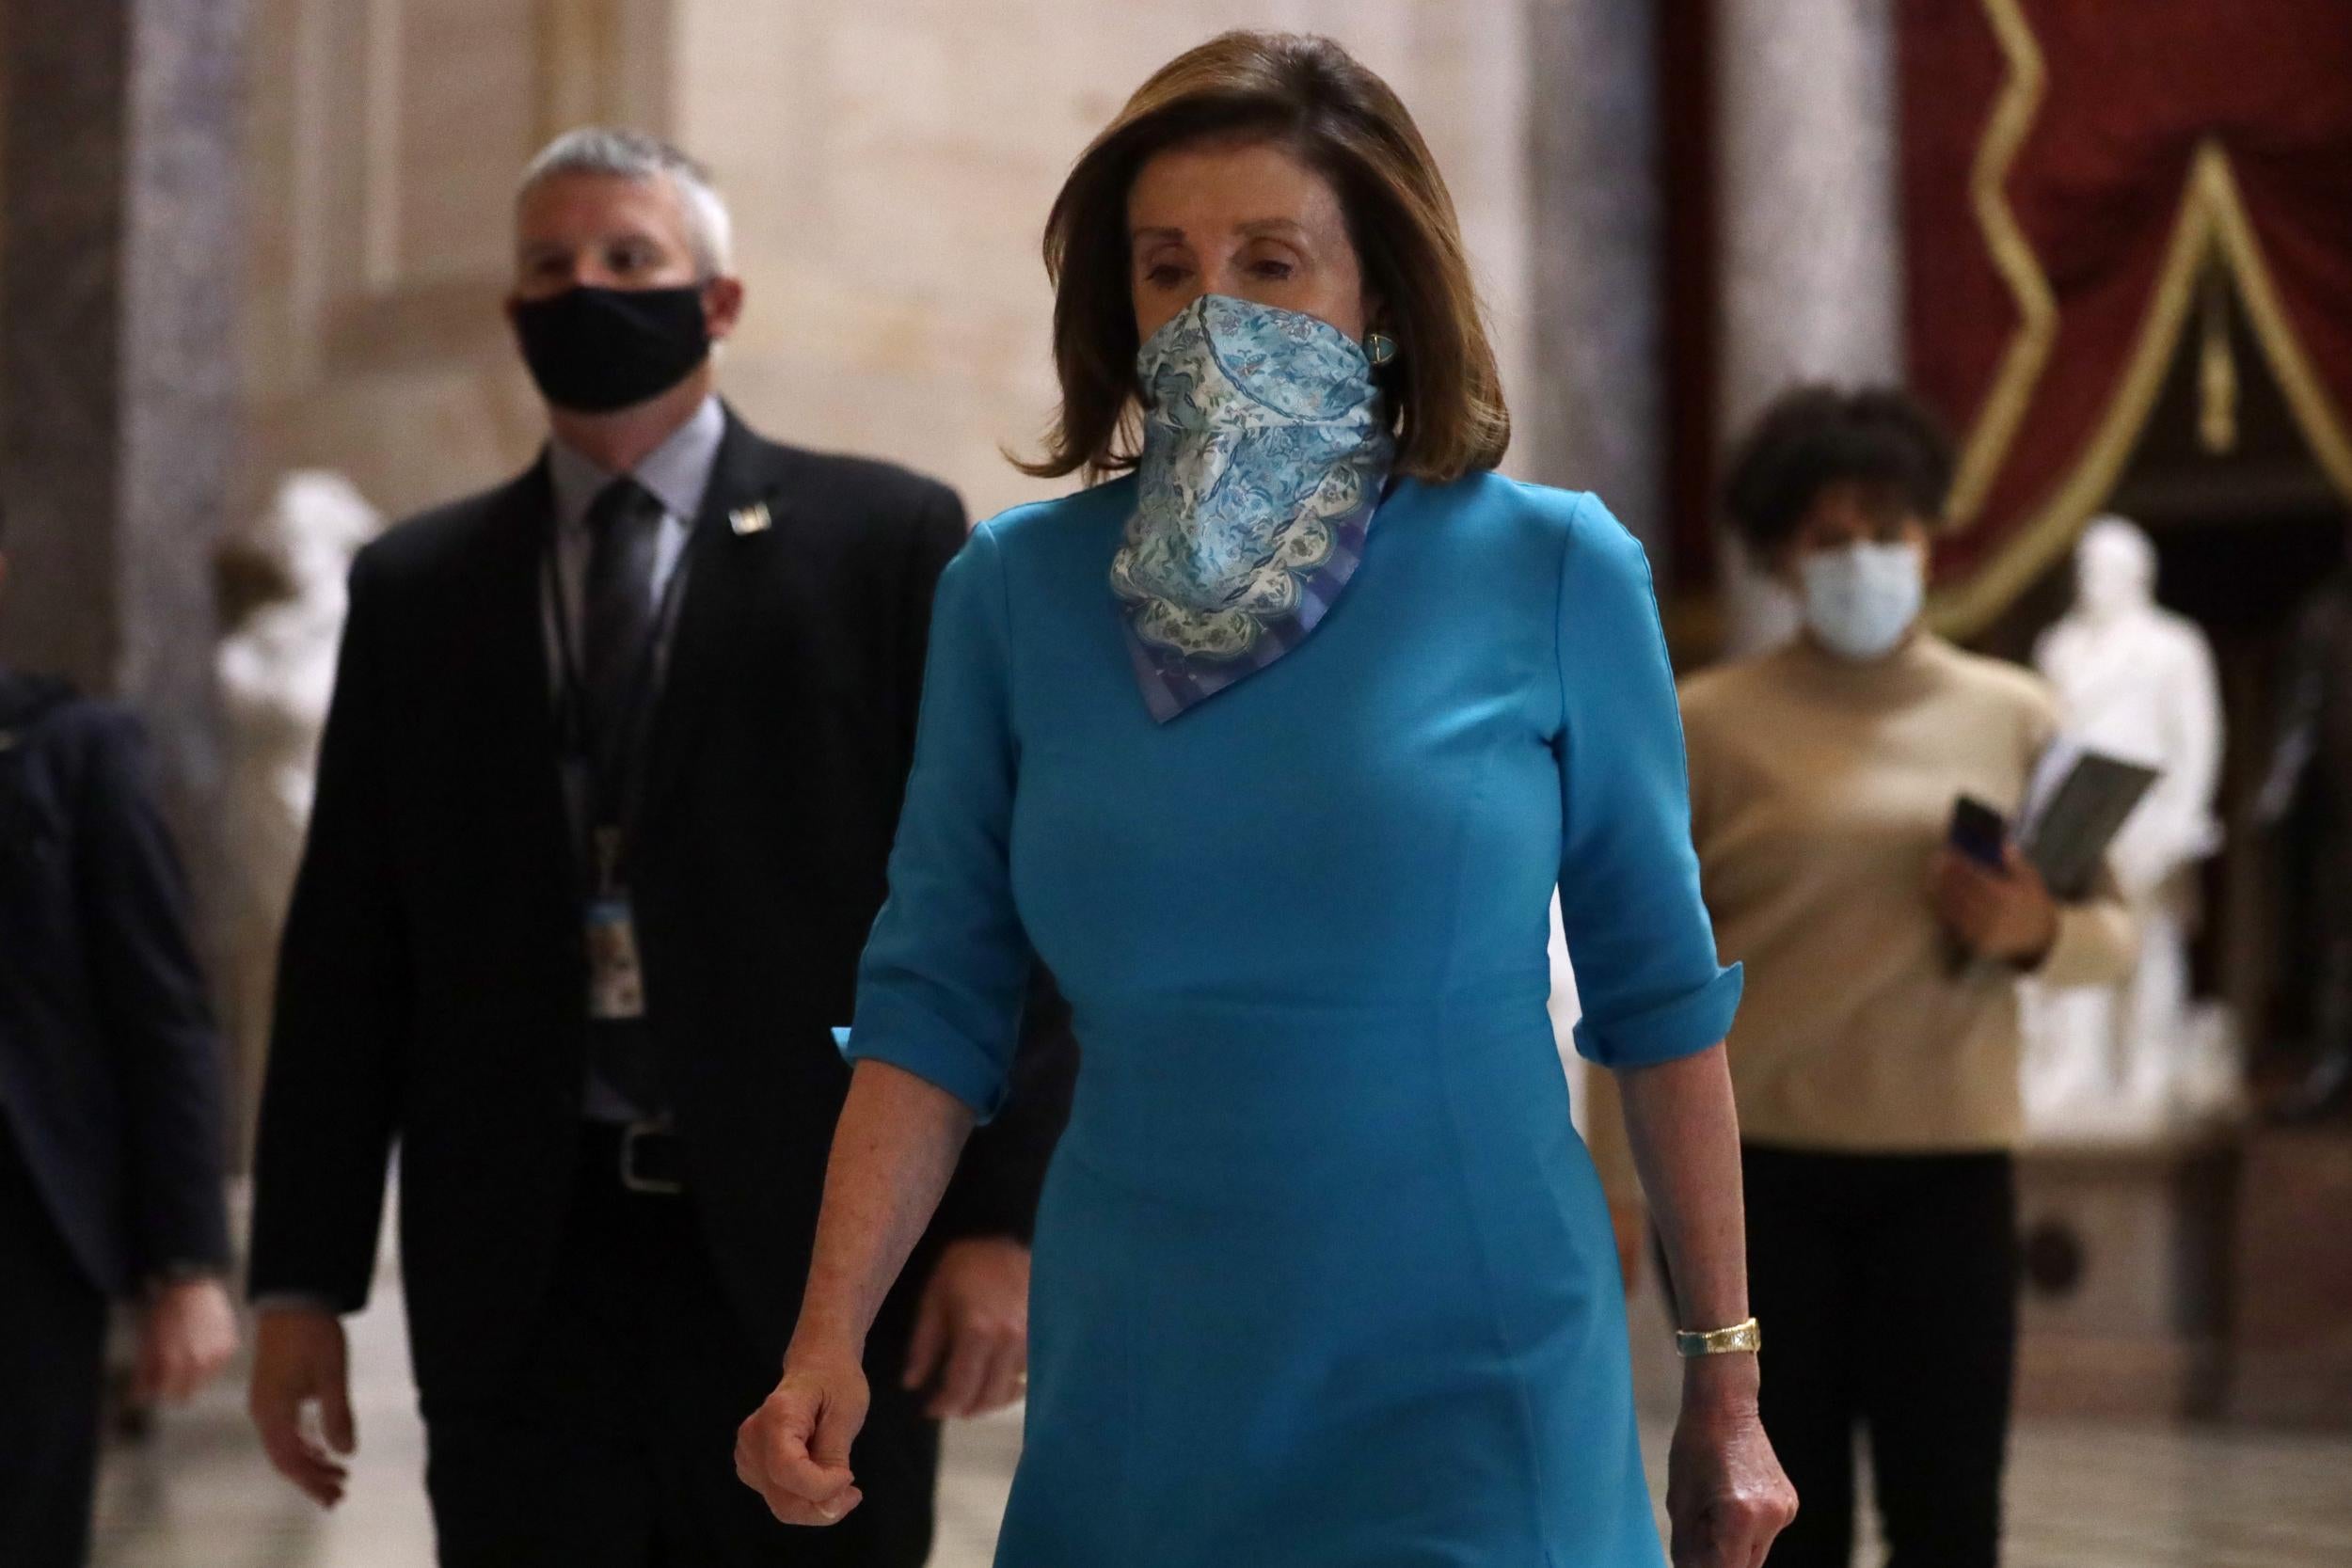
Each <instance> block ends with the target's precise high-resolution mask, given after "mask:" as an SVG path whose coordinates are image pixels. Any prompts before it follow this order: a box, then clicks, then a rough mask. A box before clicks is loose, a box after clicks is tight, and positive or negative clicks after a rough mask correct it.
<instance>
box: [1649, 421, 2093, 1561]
mask: <svg viewBox="0 0 2352 1568" xmlns="http://www.w3.org/2000/svg"><path fill="white" fill-rule="evenodd" d="M1949 476H1950V458H1949V449H1948V447H1947V444H1946V442H1945V440H1944V438H1943V437H1942V436H1941V435H1940V433H1939V432H1938V431H1937V430H1936V428H1935V426H1934V424H1933V422H1932V420H1931V419H1930V417H1929V416H1928V415H1927V414H1926V413H1925V411H1924V410H1922V409H1921V408H1920V407H1919V406H1918V405H1917V404H1915V403H1913V402H1912V401H1911V400H1910V399H1908V398H1906V397H1904V396H1903V395H1901V394H1900V393H1897V392H1892V391H1878V390H1871V391H1862V392H1854V393H1848V392H1841V391H1837V390H1833V389H1830V388H1800V389H1798V390H1796V391H1793V392H1791V393H1789V394H1788V395H1787V396H1785V397H1784V398H1783V399H1782V400H1781V401H1780V402H1779V403H1777V404H1774V405H1773V406H1772V408H1771V409H1769V410H1768V411H1767V412H1766V413H1765V415H1764V417H1763V419H1762V420H1761V421H1760V422H1759V424H1758V425H1757V427H1756V430H1755V432H1754V433H1753V434H1752V435H1751V436H1749V438H1748V440H1747V442H1746V444H1745V447H1744V449H1743V450H1742V451H1741V452H1740V455H1739V457H1738V460H1737V462H1736V465H1735V467H1734V471H1733V474H1732V479H1731V484H1730V489H1729V496H1728V500H1729V508H1730V512H1731V515H1732V518H1733V521H1734V523H1735V524H1736V526H1737V527H1738V528H1739V530H1740V533H1741V535H1742V537H1743V539H1744V541H1745V543H1746V544H1747V546H1748V547H1749V548H1750V549H1751V550H1752V551H1753V552H1754V553H1755V555H1756V559H1758V560H1760V561H1765V562H1771V563H1772V567H1773V569H1774V571H1775V572H1776V573H1777V574H1778V575H1779V576H1780V578H1782V579H1783V580H1784V581H1785V582H1787V583H1788V586H1789V587H1790V588H1791V589H1793V590H1794V591H1796V593H1797V594H1799V595H1800V596H1801V598H1802V601H1803V603H1804V621H1805V626H1804V632H1803V633H1802V634H1801V635H1800V636H1799V637H1798V639H1797V640H1796V641H1794V642H1793V643H1792V644H1791V645H1789V646H1788V647H1786V648H1783V649H1781V650H1780V651H1778V652H1775V653H1772V654H1770V655H1767V656H1765V657H1761V658H1756V659H1753V660H1750V661H1746V662H1743V663H1738V664H1733V665H1729V666H1726V667H1723V668H1719V669H1716V670H1713V671H1709V672H1708V673H1704V674H1702V675H1700V676H1699V677H1697V678H1696V679H1694V680H1692V682H1690V683H1689V685H1688V686H1687V687H1686V688H1685V689H1684V692H1683V717H1684V723H1685V725H1686V727H1687V731H1688V740H1689V749H1690V760H1691V773H1692V831H1693V833H1694V836H1695V838H1696V841H1697V846H1698V851H1699V860H1700V864H1701V868H1702V882H1703V887H1704V891H1705V895H1706V901H1707V905H1708V911H1709V912H1710V913H1711V914H1712V915H1713V917H1714V921H1715V930H1716V937H1717V941H1718V942H1719V944H1720V945H1721V948H1722V957H1723V958H1724V961H1725V962H1742V963H1744V964H1745V965H1746V966H1747V973H1748V975H1749V990H1748V1002H1747V1006H1746V1007H1745V1009H1744V1010H1743V1011H1742V1012H1741V1014H1740V1021H1739V1023H1738V1025H1737V1026H1736V1027H1735V1028H1734V1030H1733V1032H1732V1036H1731V1040H1730V1059H1731V1070H1732V1079H1733V1083H1734V1085H1735V1088H1736V1092H1737V1096H1738V1101H1739V1108H1740V1130H1741V1134H1742V1145H1743V1157H1744V1158H1743V1164H1744V1168H1745V1172H1746V1177H1747V1189H1748V1238H1749V1254H1750V1263H1749V1268H1750V1270H1751V1280H1752V1286H1751V1289H1752V1291H1753V1293H1754V1300H1755V1308H1756V1316H1757V1317H1758V1318H1759V1319H1760V1320H1761V1321H1762V1322H1763V1323H1765V1324H1767V1325H1768V1332H1769V1334H1770V1336H1771V1344H1770V1347H1769V1348H1768V1350H1767V1352H1766V1356H1767V1359H1766V1361H1765V1363H1764V1370H1765V1376H1764V1379H1763V1394H1762V1402H1763V1417H1764V1425H1765V1430H1766V1431H1767V1433H1769V1434H1770V1435H1771V1438H1772V1444H1773V1446H1774V1447H1775V1448H1776V1449H1778V1450H1779V1452H1780V1454H1781V1457H1782V1459H1783V1461H1784V1463H1785V1464H1786V1465H1787V1467H1788V1474H1789V1478H1790V1479H1791V1480H1792V1481H1794V1482H1795V1483H1796V1486H1797V1491H1798V1495H1799V1496H1800V1497H1802V1498H1803V1499H1804V1512H1803V1513H1802V1514H1801V1515H1800V1516H1799V1518H1798V1520H1797V1522H1796V1524H1795V1525H1794V1526H1793V1527H1792V1528H1790V1529H1789V1530H1788V1532H1787V1533H1786V1534H1785V1535H1783V1536H1782V1537H1781V1538H1780V1541H1779V1544H1777V1545H1775V1546H1774V1547H1773V1549H1772V1556H1771V1559H1770V1561H1771V1562H1772V1564H1773V1565H1774V1568H1790V1565H1797V1568H1809V1565H1812V1564H1824V1565H1832V1564H1834V1565H1836V1568H1845V1564H1846V1562H1847V1560H1848V1558H1849V1556H1850V1553H1851V1537H1852V1522H1853V1502H1854V1499H1853V1458H1852V1451H1853V1437H1854V1432H1855V1429H1856V1427H1861V1428H1863V1429H1864V1430H1866V1431H1867V1434H1868V1437H1869V1441H1870V1445H1871V1457H1872V1470H1873V1473H1874V1475H1875V1477H1876V1480H1877V1490H1878V1503H1879V1508H1880V1512H1881V1516H1882V1518H1883V1522H1884V1533H1885V1535H1886V1537H1887V1540H1888V1542H1889V1544H1890V1546H1891V1547H1892V1550H1893V1555H1894V1560H1896V1561H1898V1562H1900V1563H1902V1564H1904V1565H1905V1568H1929V1565H1937V1564H1951V1565H1955V1568H1959V1565H1968V1568H1985V1565H1989V1564H1992V1563H1993V1562H1994V1561H1995V1560H1996V1559H1997V1556H1998V1551H1999V1528H2000V1478H2001V1465H2002V1455H2003V1450H2004V1448H2005V1446H2006V1441H2007V1434H2008V1423H2009V1403H2010V1373H2011V1366H2012V1362H2013V1359H2014V1352H2015V1343H2016V1300H2015V1280H2016V1265H2015V1253H2016V1246H2015V1212H2014V1196H2013V1187H2012V1180H2011V1169H2010V1151H2011V1149H2012V1148H2015V1146H2016V1143H2017V1140H2018V1135H2019V1132H2020V1130H2021V1117H2020V1112H2019V1104H2018V1035H2017V1000H2016V990H2017V987H2016V982H2017V980H2018V977H2019V976H2021V975H2023V974H2040V975H2042V976H2043V977H2045V978H2047V979H2049V980H2051V981H2053V982H2056V983H2058V984H2079V983H2085V982H2094V981H2101V980H2106V979H2109V978H2114V977H2119V976H2120V975H2121V974H2122V972H2123V971H2124V969H2125V968H2126V966H2127V965H2128V963H2129V961H2130V960H2129V955H2130V951H2131V950H2130V946H2129V934H2130V933H2129V928H2128V922H2127V920H2126V918H2125V916H2124V914H2123V911H2122V905H2121V904H2120V903H2119V902H2117V901H2115V900H2114V899H2113V898H2112V897H2100V898H2097V899H2094V900H2093V901H2092V902H2090V903H2088V904H2084V905H2079V906H2074V907H2065V906H2061V905H2059V904H2058V902H2057V901H2055V900H2054V899H2053V898H2052V897H2051V895H2050V894H2049V892H2048V890H2047V889H2046V888H2045V887H2044V886H2043V884H2042V879H2041V878H2040V877H2039V876H2037V875H2036V873H2035V872H2034V870H2033V868H2032V866H2031V865H2029V864H2028V863H2026V861H2025V860H2024V858H2023V857H2022V856H2021V855H2019V853H2018V852H2017V850H2016V849H2015V848H2014V847H2010V849H2009V850H2008V853H2007V857H2006V863H2005V864H2004V865H2002V866H2000V867H1998V868H1994V867H1990V866H1987V865H1984V864H1981V863H1978V862H1976V861H1973V860H1971V859H1970V858H1968V857H1966V856H1963V855H1961V854H1958V853H1955V852H1954V851H1953V850H1952V849H1951V848H1950V847H1948V845H1947V833H1948V827H1949V824H1950V821H1951V817H1952V810H1953V803H1954V801H1955V800H1957V799H1959V798H1960V797H1962V796H1971V797H1974V798H1976V799H1977V800H1981V801H1982V802H1984V803H1985V804H1987V805H1990V806H1993V807H1994V808H1995V809H1997V810H1999V811H2001V812H2002V813H2004V814H2005V815H2006V816H2008V817H2009V819H2010V821H2012V822H2014V821H2015V820H2016V818H2017V816H2018V813H2019V810H2020V808H2021V806H2022V805H2023V803H2024V801H2025V799H2026V791H2027V785H2028V781H2029V779H2030V777H2031V774H2032V771H2033V768H2034V766H2035V763H2036V761H2037V760H2038V759H2039V758H2040V757H2041V755H2042V751H2043V748H2044V747H2045V746H2046V745H2047V744H2048V743H2049V742H2050V740H2051V739H2052V738H2053V736H2054V732H2055V730H2056V728H2057V714H2056V708H2055V706H2054V704H2053V702H2052V699H2051V696H2050V695H2049V693H2048V692H2047V691H2046V690H2045V689H2044V688H2043V687H2042V683H2041V681H2040V680H2039V679H2038V678H2037V677H2035V676H2034V675H2032V674H2030V673H2027V672H2026V671H2024V670H2022V669H2019V668H2017V667H2015V666H2012V665H2010V664H2006V663H2001V662H1997V661H1995V660H1993V659H1988V658H1980V657H1976V656H1974V655H1971V654H1967V653H1963V652H1962V651H1961V650H1960V649H1958V648H1955V647H1953V646H1952V645H1951V644H1950V643H1948V642H1946V641H1942V640H1941V639H1939V638H1937V637H1935V636H1934V635H1933V634H1931V633H1930V632H1929V631H1927V630H1925V629H1924V628H1923V627H1922V626H1921V625H1920V609H1921V603H1922V599H1923V596H1924V589H1925V582H1926V575H1927V564H1928V546H1929V542H1930V539H1931V535H1932V533H1933V531H1934V530H1935V528H1936V526H1937V524H1938V522H1939V520H1940V519H1941V517H1942V515H1943V509H1944V502H1945V495H1946V490H1947V485H1948V483H1949Z"/></svg>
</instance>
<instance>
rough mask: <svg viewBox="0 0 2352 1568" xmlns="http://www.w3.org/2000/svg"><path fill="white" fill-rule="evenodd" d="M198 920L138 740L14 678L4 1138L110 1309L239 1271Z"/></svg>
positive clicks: (9, 723) (2, 983) (2, 794)
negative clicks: (190, 1279) (192, 933)
mask: <svg viewBox="0 0 2352 1568" xmlns="http://www.w3.org/2000/svg"><path fill="white" fill-rule="evenodd" d="M185 902H186V900H185V894H184V890H183V886H182V882H181V876H180V868H179V863H178V862H177V860H176V858H175V857H174V855H173V853H172V847H171V840H170V836H169V834H168V833H167V832H166V831H165V828H164V823H163V818H162V816H160V815H159V814H158V813H157V811H156V809H155V800H154V795H153V792H152V790H151V787H150V784H149V781H148V769H147V766H146V757H145V746H144V743H143V741H142V739H141V736H140V731H139V726H138V723H137V721H135V720H134V719H133V718H132V717H131V716H130V715H129V714H128V713H126V712H124V711H123V710H121V709H120V708H118V707H115V706H114V705H111V704H106V703H99V702H91V701H86V700H83V699H80V698H76V697H75V696H74V695H73V694H72V691H71V689H68V688H67V687H66V686H65V685H64V684H63V683H62V682H58V681H52V680H43V679H40V678H38V677H34V676H28V675H13V674H9V673H6V672H0V1122H4V1123H5V1131H6V1132H7V1133H8V1135H9V1136H10V1137H12V1138H13V1140H14V1141H15V1143H16V1144H17V1146H18V1148H20V1150H21V1151H22V1152H23V1154H24V1161H25V1163H26V1164H27V1165H29V1166H30V1167H31V1169H32V1174H33V1181H34V1184H35V1185H36V1186H37V1187H38V1188H39V1189H40V1193H41V1196H42V1197H43V1198H44V1199H45V1200H46V1202H47V1205H48V1209H49V1212H50V1214H51V1216H52V1217H53V1218H54V1219H55V1220H56V1225H57V1228H58V1229H59V1230H60V1231H61V1232H63V1233H64V1236H65V1239H66V1242H67V1244H68V1245H69V1246H70V1247H71V1248H72V1253H73V1256H74V1257H75V1259H78V1260H79V1261H80V1263H81V1266H82V1269H83V1272H85V1273H86V1274H87V1275H89V1277H90V1280H91V1282H92V1283H94V1284H95V1285H97V1286H98V1288H99V1289H101V1290H103V1291H106V1292H107V1293H109V1294H113V1295H121V1294H124V1293H126V1292H128V1291H130V1290H131V1289H132V1288H133V1287H135V1286H136V1285H137V1284H139V1283H140V1282H141V1281H142V1280H144V1279H147V1278H150V1277H151V1276H153V1275H157V1274H159V1273H162V1272H164V1271H167V1270H171V1269H174V1268H182V1267H187V1268H208V1269H217V1268H225V1267H227V1265H228V1260H229V1225H228V1220H227V1217H226V1213H225V1210H224V1205H223V1201H222V1193H221V1178H222V1164H223V1161H224V1156H225V1155H226V1152H227V1140H226V1137H225V1135H224V1132H223V1130H222V1118H223V1104H222V1101H223V1096H224V1083H223V1070H222V1067H223V1064H222V1058H221V1049H220V1037H219V1035H218V1033H217V1032H216V1031H215V1028H214V1026H213V1018H212V1012H211V1008H210V1006H209V1005H208V1003H207V1002H206V999H205V993H204V983H203V979H202V976H201V975H200V974H199V972H198V969H197V964H196V958H195V954H194V952H193V951H192V950H191V948H190V945H189V942H188V935H187V917H186V910H185ZM5 1266H6V1264H5V1262H4V1261H0V1267H5Z"/></svg>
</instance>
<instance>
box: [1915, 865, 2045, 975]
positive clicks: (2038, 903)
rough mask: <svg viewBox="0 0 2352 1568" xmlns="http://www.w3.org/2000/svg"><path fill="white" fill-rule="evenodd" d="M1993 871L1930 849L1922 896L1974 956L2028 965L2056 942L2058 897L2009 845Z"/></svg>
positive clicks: (2040, 960) (2034, 963)
mask: <svg viewBox="0 0 2352 1568" xmlns="http://www.w3.org/2000/svg"><path fill="white" fill-rule="evenodd" d="M2004 862H2005V863H2004V865H2003V867H2002V869H2001V870H1999V871H1994V870H1992V869H1991V868H1989V867H1987V866H1982V865H1979V864H1978V863H1976V862H1975V861H1972V860H1970V859H1969V858H1968V857H1967V856H1965V855H1963V854H1960V853H1958V852H1956V851H1954V850H1951V849H1948V848H1947V849H1940V850H1938V851H1937V852H1936V857H1935V863H1934V865H1933V867H1932V868H1931V871H1930V873H1929V885H1928V896H1929V898H1930V899H1931V901H1932V902H1933V903H1934V905H1935V912H1936V914H1937V915H1938V916H1939V917H1940V918H1941V919H1942V920H1943V922H1944V924H1945V926H1946V927H1948V928H1949V929H1950V931H1951V933H1952V934H1953V935H1954V936H1956V937H1958V938H1959V939H1960V941H1961V943H1962V945H1963V946H1965V947H1966V948H1967V949H1968V951H1969V952H1970V953H1972V954H1974V955H1976V956H1977V957H1978V958H1993V959H1997V960H1999V961H2002V962H2005V963H2013V964H2016V965H2018V966H2019V967H2020V968H2024V969H2033V968H2035V967H2037V966H2039V965H2040V964H2041V962H2042V959H2043V958H2047V957H2048V956H2049V953H2050V948H2051V946H2052V944H2054V943H2055V942H2057V941H2058V900H2057V899H2055V898H2053V897H2051V896H2050V889H2049V886H2048V885H2047V884H2046V883H2044V882H2043V881H2042V873H2041V872H2039V871H2037V870H2035V869H2034V863H2033V862H2032V861H2030V860H2027V859H2026V856H2025V855H2024V854H2023V853H2022V852H2021V851H2020V850H2019V849H2018V848H2017V847H2016V846H2015V845H2013V844H2012V845H2010V847H2009V848H2008V850H2007V851H2006V853H2005V855H2004Z"/></svg>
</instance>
